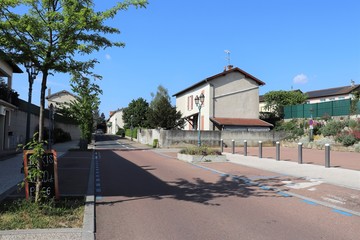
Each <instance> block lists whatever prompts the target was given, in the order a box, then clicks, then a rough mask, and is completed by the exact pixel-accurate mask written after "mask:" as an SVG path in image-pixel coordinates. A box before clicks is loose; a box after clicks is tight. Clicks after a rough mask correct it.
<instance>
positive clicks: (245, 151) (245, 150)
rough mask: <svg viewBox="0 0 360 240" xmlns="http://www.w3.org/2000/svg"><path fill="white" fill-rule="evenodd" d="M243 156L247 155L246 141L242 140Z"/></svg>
mask: <svg viewBox="0 0 360 240" xmlns="http://www.w3.org/2000/svg"><path fill="white" fill-rule="evenodd" d="M244 156H247V141H246V140H244Z"/></svg>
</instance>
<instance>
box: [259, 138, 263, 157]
mask: <svg viewBox="0 0 360 240" xmlns="http://www.w3.org/2000/svg"><path fill="white" fill-rule="evenodd" d="M259 158H262V141H259Z"/></svg>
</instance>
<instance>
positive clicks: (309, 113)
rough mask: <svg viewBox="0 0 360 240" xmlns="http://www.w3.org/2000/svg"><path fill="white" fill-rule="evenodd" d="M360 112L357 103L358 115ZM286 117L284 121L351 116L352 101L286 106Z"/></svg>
mask: <svg viewBox="0 0 360 240" xmlns="http://www.w3.org/2000/svg"><path fill="white" fill-rule="evenodd" d="M359 112H360V102H358V103H357V108H356V113H359ZM284 115H285V116H284V119H292V118H311V117H313V118H317V117H324V116H330V117H331V116H346V115H351V100H350V99H344V100H338V101H330V102H322V103H313V104H299V105H291V106H285V107H284Z"/></svg>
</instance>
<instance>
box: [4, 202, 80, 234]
mask: <svg viewBox="0 0 360 240" xmlns="http://www.w3.org/2000/svg"><path fill="white" fill-rule="evenodd" d="M84 208H85V207H84V198H83V197H81V198H79V197H77V198H63V199H61V200H59V201H55V200H50V201H48V202H44V203H38V204H36V203H34V202H31V201H27V200H25V199H15V200H14V199H5V200H4V201H2V202H1V204H0V230H17V229H44V228H81V227H82V224H83V216H84Z"/></svg>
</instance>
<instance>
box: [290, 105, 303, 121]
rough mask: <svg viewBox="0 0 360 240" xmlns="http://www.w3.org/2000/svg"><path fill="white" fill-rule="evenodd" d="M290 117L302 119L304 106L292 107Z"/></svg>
mask: <svg viewBox="0 0 360 240" xmlns="http://www.w3.org/2000/svg"><path fill="white" fill-rule="evenodd" d="M292 115H293V117H294V118H303V117H304V104H300V105H295V106H293V108H292Z"/></svg>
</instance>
